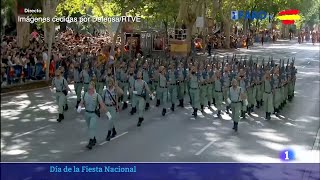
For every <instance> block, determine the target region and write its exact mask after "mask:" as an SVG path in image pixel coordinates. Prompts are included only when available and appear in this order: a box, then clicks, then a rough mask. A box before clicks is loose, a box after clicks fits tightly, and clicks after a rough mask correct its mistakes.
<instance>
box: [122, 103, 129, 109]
mask: <svg viewBox="0 0 320 180" xmlns="http://www.w3.org/2000/svg"><path fill="white" fill-rule="evenodd" d="M127 107H128V103H126V102H124V103H123V106H122V110H125V109H127Z"/></svg>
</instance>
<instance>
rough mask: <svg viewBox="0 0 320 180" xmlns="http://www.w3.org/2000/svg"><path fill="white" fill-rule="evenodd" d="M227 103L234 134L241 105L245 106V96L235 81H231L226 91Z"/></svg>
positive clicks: (236, 129)
mask: <svg viewBox="0 0 320 180" xmlns="http://www.w3.org/2000/svg"><path fill="white" fill-rule="evenodd" d="M227 101H228V103H229V104H230V106H231V111H232V113H231V118H232V120H233V128H232V129H234V131H235V132H237V131H238V123H239V121H240V111H241V104H242V103H244V104H246V101H245V95H244V94H243V91H242V89H241V87H239V86H238V82H237V80H236V79H233V80H232V87H230V88H229V90H228V98H227Z"/></svg>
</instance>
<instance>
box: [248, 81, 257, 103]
mask: <svg viewBox="0 0 320 180" xmlns="http://www.w3.org/2000/svg"><path fill="white" fill-rule="evenodd" d="M247 97H248V106H249V107H251V106H252V105H255V103H256V102H254V101H255V98H254V87H253V86H251V87H249V88H248V89H247Z"/></svg>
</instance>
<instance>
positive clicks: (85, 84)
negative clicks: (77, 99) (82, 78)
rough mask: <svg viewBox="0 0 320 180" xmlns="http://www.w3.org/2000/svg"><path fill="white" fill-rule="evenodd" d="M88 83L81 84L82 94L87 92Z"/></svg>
mask: <svg viewBox="0 0 320 180" xmlns="http://www.w3.org/2000/svg"><path fill="white" fill-rule="evenodd" d="M88 88H89V83H83V91H84V93H86V92H88Z"/></svg>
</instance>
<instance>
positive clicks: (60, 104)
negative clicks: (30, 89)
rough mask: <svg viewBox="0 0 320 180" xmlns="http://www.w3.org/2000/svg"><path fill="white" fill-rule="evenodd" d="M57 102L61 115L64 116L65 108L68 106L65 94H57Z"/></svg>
mask: <svg viewBox="0 0 320 180" xmlns="http://www.w3.org/2000/svg"><path fill="white" fill-rule="evenodd" d="M56 101H57V104H58V112H59V114H63V106H64V105H65V104H66V95H64V94H63V92H56Z"/></svg>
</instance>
